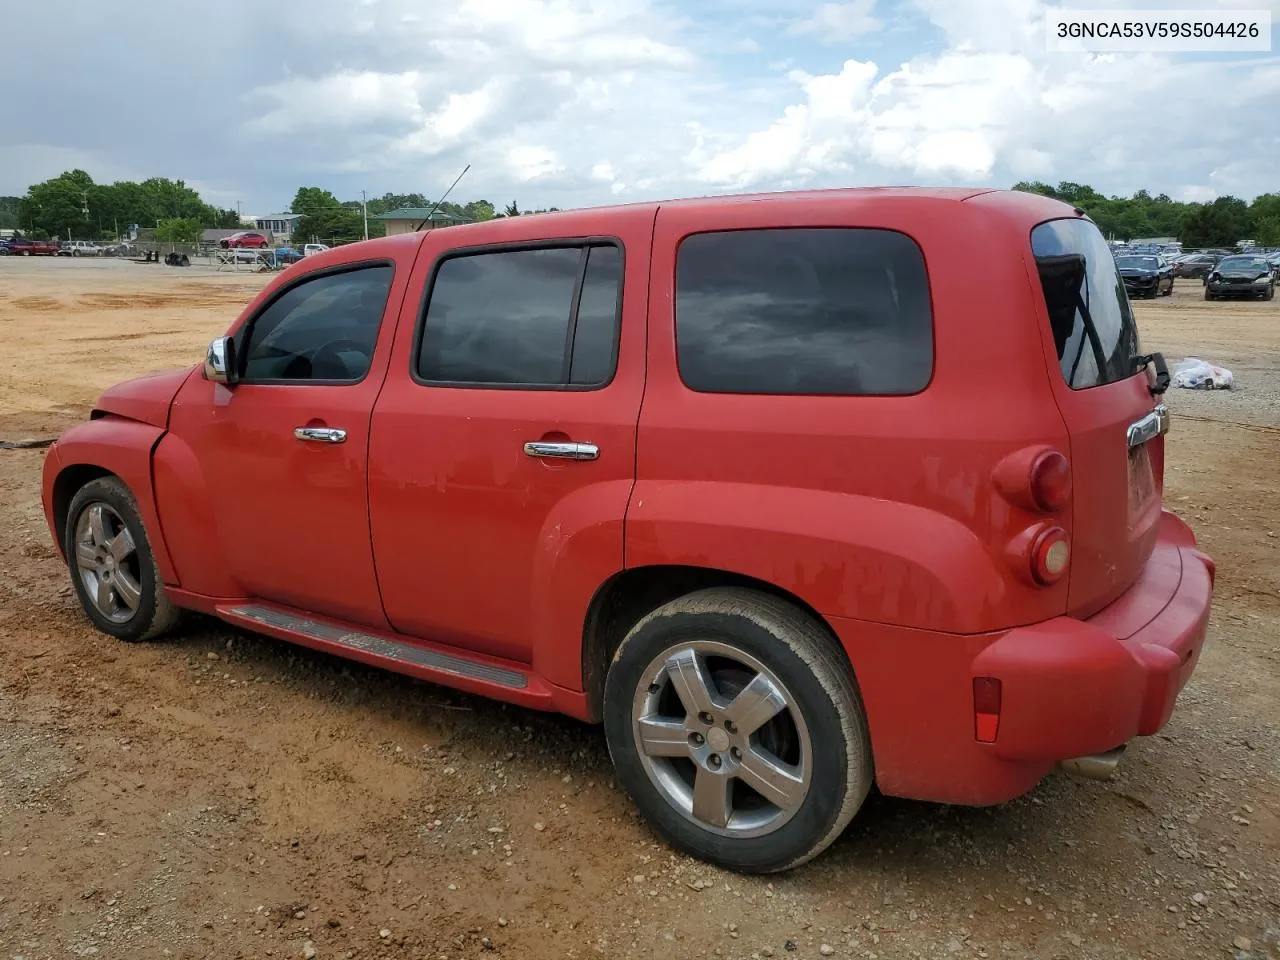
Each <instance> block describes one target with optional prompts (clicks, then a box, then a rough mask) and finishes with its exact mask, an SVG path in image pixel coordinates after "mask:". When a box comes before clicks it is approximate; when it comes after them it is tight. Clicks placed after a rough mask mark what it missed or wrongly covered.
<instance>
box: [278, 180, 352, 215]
mask: <svg viewBox="0 0 1280 960" xmlns="http://www.w3.org/2000/svg"><path fill="white" fill-rule="evenodd" d="M341 206H342V204H340V203H338V198H337V197H335V196H334V195H333V194H332V193H330V192H329V191H328V190H322V189H321V188H320V187H299V188H298V192H297V193H295V194H294V195H293V204H292V205H291V206H290V207H289V211H290V212H291V213H303V214H306V215H307V216H309V217H310V216H315V215H316V214H318V213H320V212H322V211H326V210H331V209H337V208H338V207H341Z"/></svg>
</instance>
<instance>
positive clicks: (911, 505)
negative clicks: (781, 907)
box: [43, 188, 1214, 872]
mask: <svg viewBox="0 0 1280 960" xmlns="http://www.w3.org/2000/svg"><path fill="white" fill-rule="evenodd" d="M758 201H759V198H757V197H725V196H720V197H713V198H701V199H694V200H683V201H675V202H667V203H648V204H632V205H627V206H621V207H613V208H598V209H591V210H577V211H572V212H565V213H551V214H546V215H540V216H536V217H512V218H504V219H500V220H493V221H488V222H485V223H476V224H466V225H462V226H457V227H451V228H449V229H448V230H434V231H430V232H428V233H409V234H402V235H399V236H393V237H387V238H383V239H378V240H372V241H367V242H363V243H354V244H350V245H344V246H342V247H339V248H337V249H334V250H329V251H325V252H324V253H321V254H317V255H316V256H313V257H307V258H305V259H304V260H303V261H302V262H301V263H299V264H297V265H295V266H293V267H291V268H290V269H288V270H286V271H283V272H282V273H279V274H277V275H276V276H275V277H274V278H273V279H272V280H271V281H270V282H269V283H268V284H266V286H265V287H264V289H263V290H262V291H261V292H260V293H259V294H258V295H257V296H256V297H255V298H254V299H253V301H252V302H251V303H250V304H249V305H248V306H247V307H246V309H245V310H244V311H243V313H242V314H241V315H240V317H239V318H238V319H236V320H235V321H234V322H233V323H232V324H231V326H230V328H229V329H228V331H227V333H226V335H225V336H220V337H218V338H216V339H215V340H213V341H212V343H210V345H209V348H208V351H207V354H206V358H205V361H204V364H203V365H202V366H194V367H188V368H187V369H182V370H176V371H173V372H170V373H160V374H155V375H151V376H149V377H146V378H142V379H138V380H133V381H130V382H128V383H125V384H121V385H119V386H117V387H114V388H112V389H110V390H108V391H107V392H106V393H105V394H104V395H103V396H102V397H101V398H100V399H99V400H98V401H97V403H96V404H95V406H94V409H93V411H92V413H91V415H90V417H89V419H88V420H87V421H86V422H84V423H82V424H80V425H78V426H75V427H73V428H71V429H70V430H69V431H67V432H65V433H63V434H62V436H61V437H59V438H58V439H57V441H56V442H55V443H54V444H53V446H52V447H50V448H49V450H48V452H47V456H46V457H45V460H44V475H43V476H44V479H43V502H44V509H45V513H46V516H47V519H48V524H49V529H50V532H51V535H52V539H53V543H54V545H55V547H56V549H57V550H58V551H60V552H61V555H62V556H63V557H64V558H65V560H66V563H67V569H68V573H69V575H70V579H71V584H72V587H73V589H74V590H75V592H76V595H77V597H78V598H79V601H80V603H81V605H82V607H83V609H84V611H85V614H86V616H87V617H88V619H89V620H90V621H91V622H92V623H93V624H94V625H95V626H96V627H97V628H98V629H99V630H101V631H103V632H105V633H107V634H110V635H112V636H115V637H117V638H119V639H121V640H126V641H139V640H146V639H151V638H154V637H158V636H160V635H162V634H164V633H165V632H166V631H168V630H169V629H170V628H172V627H173V626H174V624H175V621H176V619H177V616H178V612H179V610H180V609H183V608H188V609H194V610H199V611H202V612H204V613H206V614H212V615H214V616H217V617H220V618H222V619H223V620H225V621H227V622H228V623H232V624H236V625H238V626H239V627H241V628H244V629H248V630H255V631H258V632H261V633H267V634H270V635H272V636H275V637H277V638H280V639H284V640H289V641H292V642H296V643H299V644H303V645H306V646H309V647H314V648H317V649H321V650H325V651H329V652H332V653H336V654H339V655H342V656H347V657H351V658H353V659H356V660H360V661H362V662H364V663H366V664H372V665H376V666H382V667H386V668H389V669H392V670H398V671H401V672H404V673H406V674H410V675H412V676H416V677H419V678H421V679H425V680H430V681H432V682H434V683H439V684H444V685H448V686H454V687H458V688H460V689H463V690H468V691H471V692H473V693H478V694H483V695H487V696H491V697H495V698H498V699H501V700H506V701H509V702H512V703H516V704H521V705H523V706H525V707H531V708H537V709H543V710H553V711H560V712H563V713H567V714H569V715H571V716H574V717H577V718H579V719H582V720H586V721H591V722H601V723H603V725H604V733H605V738H606V740H607V743H608V747H609V754H610V756H611V758H612V760H613V762H614V764H615V766H616V768H617V772H618V778H619V782H620V783H621V785H622V786H623V787H624V788H625V789H626V791H627V792H628V793H629V794H630V795H631V797H632V798H633V799H634V801H635V803H636V804H637V806H638V807H639V808H640V810H641V811H642V812H643V813H644V814H645V815H646V816H647V818H648V819H649V821H650V822H651V823H652V824H653V826H654V828H655V830H656V831H657V832H658V833H660V834H661V835H662V836H663V837H665V838H666V839H667V840H668V841H669V842H670V843H671V844H672V845H674V846H675V847H676V848H678V849H680V850H682V851H685V852H687V853H689V854H691V855H694V856H696V857H700V858H703V859H705V860H708V861H712V862H714V863H716V864H719V865H721V866H724V867H728V868H732V869H737V870H746V871H754V872H769V871H778V870H785V869H787V868H789V867H792V866H795V865H797V864H799V863H802V862H804V861H805V860H808V859H809V858H811V857H813V856H815V855H817V854H818V853H819V852H820V851H822V850H823V849H824V848H825V847H827V846H828V845H829V844H830V843H831V842H832V841H833V840H835V838H836V837H838V836H839V835H840V833H841V831H842V830H843V829H844V827H845V826H846V825H847V824H848V823H849V821H850V819H851V818H852V817H853V816H854V814H855V813H856V812H857V810H858V809H859V807H860V806H861V805H862V802H863V800H864V798H865V797H866V796H867V794H868V792H869V791H870V790H871V788H872V786H873V784H874V785H875V786H877V787H878V788H879V790H880V792H882V793H884V794H888V795H892V796H900V797H912V798H915V799H920V800H933V801H940V802H946V803H958V804H978V805H983V804H994V803H1000V802H1003V801H1006V800H1009V799H1011V798H1013V797H1016V796H1019V795H1021V794H1024V793H1025V792H1027V791H1028V790H1030V789H1032V788H1033V787H1034V786H1035V785H1036V784H1037V783H1038V782H1039V781H1040V780H1041V779H1042V778H1043V777H1045V776H1046V775H1047V774H1048V773H1050V771H1052V770H1053V769H1054V768H1055V767H1057V766H1059V765H1060V764H1064V765H1065V766H1067V768H1069V769H1073V770H1075V771H1077V772H1080V773H1085V774H1086V775H1092V776H1098V777H1105V776H1107V775H1109V774H1110V772H1111V771H1112V770H1113V769H1114V768H1115V766H1116V763H1117V762H1118V761H1119V759H1120V754H1121V751H1122V750H1123V748H1124V745H1125V744H1126V742H1127V741H1129V740H1131V739H1133V738H1135V737H1138V736H1146V735H1152V734H1155V733H1156V732H1157V731H1159V730H1160V729H1161V728H1162V727H1164V725H1165V724H1166V723H1167V721H1168V720H1169V717H1170V715H1171V713H1172V712H1173V709H1174V705H1175V701H1176V699H1177V696H1178V693H1179V691H1180V690H1181V689H1182V687H1183V685H1184V684H1185V683H1186V682H1187V680H1188V678H1189V677H1190V675H1191V672H1192V670H1193V669H1194V668H1195V666H1196V664H1197V662H1198V659H1199V653H1200V650H1201V646H1202V644H1203V642H1204V638H1205V630H1206V624H1207V622H1208V618H1209V608H1210V601H1211V596H1212V589H1213V577H1214V565H1213V562H1212V561H1211V560H1210V559H1209V558H1208V557H1207V556H1206V555H1205V554H1204V553H1202V552H1201V551H1200V550H1199V549H1198V548H1197V546H1196V539H1195V536H1194V534H1193V532H1192V530H1191V528H1190V527H1188V526H1187V524H1185V523H1184V522H1183V521H1181V520H1179V519H1178V518H1177V517H1175V516H1174V515H1173V514H1172V513H1170V512H1168V511H1166V510H1164V509H1163V507H1162V490H1163V475H1164V464H1165V462H1166V450H1165V443H1166V437H1165V434H1166V432H1167V430H1168V425H1169V415H1168V410H1167V408H1166V407H1165V405H1164V403H1163V402H1162V400H1161V394H1162V393H1163V391H1164V389H1165V388H1166V387H1167V386H1168V380H1169V376H1168V370H1167V367H1166V366H1165V365H1164V361H1163V358H1162V357H1161V356H1160V355H1159V354H1145V355H1144V354H1141V352H1140V347H1139V337H1138V331H1137V327H1136V322H1135V319H1134V314H1133V311H1132V309H1131V306H1130V303H1129V299H1128V297H1127V296H1125V295H1124V293H1123V292H1122V290H1121V285H1120V283H1119V278H1118V274H1117V268H1116V266H1115V264H1114V262H1113V260H1112V257H1111V254H1110V252H1109V251H1108V249H1107V245H1106V241H1105V240H1104V239H1103V237H1102V234H1101V233H1100V232H1099V230H1098V228H1097V227H1096V226H1095V225H1094V224H1093V222H1092V221H1090V220H1089V219H1088V218H1086V217H1084V216H1083V215H1081V214H1080V213H1079V212H1078V211H1076V210H1074V209H1073V208H1072V207H1071V206H1069V205H1067V204H1063V203H1059V202H1058V201H1056V200H1051V199H1049V198H1046V197H1041V196H1036V195H1033V194H1026V193H1017V192H1012V191H998V190H996V191H993V190H961V189H905V188H903V189H881V190H856V189H854V190H830V191H821V192H804V193H796V194H777V195H774V196H772V197H771V198H770V202H768V203H761V202H758ZM851 224H857V226H850V225H851ZM964 236H978V237H982V238H983V242H982V243H957V242H956V238H957V237H964ZM1029 263H1034V264H1035V265H1036V268H1037V275H1036V276H1035V277H1034V281H1033V283H1032V284H1028V283H1027V273H1026V270H1027V265H1028V264H1029ZM979 275H980V276H981V277H982V282H981V283H974V282H973V278H974V277H975V276H979ZM974 316H981V317H982V318H983V331H984V335H983V336H982V337H975V336H974V335H973V324H972V318H973V317H974ZM121 349H128V348H127V347H122V348H121ZM978 369H981V370H997V371H1006V372H1007V373H1006V374H1002V375H1000V376H974V371H975V370H978ZM766 450H767V451H768V452H769V455H768V456H762V455H761V451H766ZM940 478H941V479H940ZM246 480H248V482H246ZM161 517H163V520H164V522H163V525H162V524H161V522H160V518H161ZM82 666H83V665H82ZM85 669H91V667H86V668H85ZM137 695H139V696H145V695H146V693H145V691H142V692H141V693H139V694H137ZM1157 759H1158V758H1157ZM1152 762H1154V761H1153V760H1152V756H1151V754H1148V756H1147V757H1146V758H1144V764H1143V767H1142V768H1141V769H1140V770H1138V771H1136V772H1135V773H1134V776H1135V777H1142V776H1146V775H1147V774H1146V768H1147V767H1149V766H1150V765H1151V763H1152ZM1131 782H1132V781H1131ZM555 799H558V798H543V799H542V800H538V801H536V802H537V803H544V802H545V803H553V802H554V800H555ZM1099 799H1101V798H1099ZM1045 802H1046V803H1051V802H1053V798H1052V797H1046V798H1045ZM575 815H576V816H579V817H581V816H589V815H590V814H589V813H587V812H586V811H585V810H579V811H578V812H577V813H576V814H575Z"/></svg>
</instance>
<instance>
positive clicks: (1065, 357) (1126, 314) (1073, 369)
mask: <svg viewBox="0 0 1280 960" xmlns="http://www.w3.org/2000/svg"><path fill="white" fill-rule="evenodd" d="M1031 252H1032V254H1033V255H1034V256H1035V259H1036V269H1037V270H1038V271H1039V274H1040V288H1041V291H1042V292H1043V294H1044V302H1045V307H1046V309H1047V310H1048V313H1049V326H1050V328H1051V329H1052V331H1053V345H1054V349H1055V350H1056V351H1057V354H1058V366H1059V368H1060V369H1061V371H1062V377H1063V379H1064V380H1066V382H1067V385H1068V386H1070V387H1071V388H1072V389H1075V390H1083V389H1087V388H1089V387H1096V386H1101V385H1102V384H1107V383H1114V382H1116V381H1117V380H1124V379H1127V378H1128V377H1130V376H1132V375H1133V374H1134V373H1135V372H1136V369H1135V367H1134V357H1136V356H1138V355H1139V354H1140V353H1141V346H1140V344H1139V341H1138V327H1137V324H1136V323H1135V322H1134V319H1133V310H1132V308H1131V307H1130V306H1129V295H1128V294H1127V293H1125V289H1124V280H1123V279H1122V278H1121V276H1120V272H1119V270H1118V269H1117V267H1116V259H1115V257H1114V256H1113V254H1112V252H1111V249H1110V247H1108V246H1107V242H1106V240H1104V239H1103V237H1102V234H1101V233H1100V232H1099V231H1098V228H1097V227H1096V226H1095V225H1094V224H1093V222H1092V221H1091V220H1085V219H1082V218H1072V219H1063V220H1049V221H1047V222H1045V223H1042V224H1039V225H1038V226H1036V227H1035V229H1033V230H1032V231H1031Z"/></svg>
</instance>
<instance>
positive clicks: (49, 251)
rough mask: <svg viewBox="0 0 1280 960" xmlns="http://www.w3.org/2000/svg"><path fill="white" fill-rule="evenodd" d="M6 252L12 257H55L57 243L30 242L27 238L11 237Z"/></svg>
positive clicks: (49, 241) (46, 241) (53, 241)
mask: <svg viewBox="0 0 1280 960" xmlns="http://www.w3.org/2000/svg"><path fill="white" fill-rule="evenodd" d="M8 252H9V255H10V256H14V257H56V256H57V255H58V242H57V241H56V240H31V239H29V238H28V237H12V238H10V240H9V244H8Z"/></svg>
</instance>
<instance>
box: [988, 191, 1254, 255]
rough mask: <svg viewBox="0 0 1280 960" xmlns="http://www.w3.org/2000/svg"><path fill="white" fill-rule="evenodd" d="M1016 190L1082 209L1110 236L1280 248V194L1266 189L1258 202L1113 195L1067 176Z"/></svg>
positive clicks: (1194, 245) (1143, 193) (1194, 246)
mask: <svg viewBox="0 0 1280 960" xmlns="http://www.w3.org/2000/svg"><path fill="white" fill-rule="evenodd" d="M1013 189H1015V190H1023V191H1026V192H1028V193H1039V194H1043V195H1044V196H1046V197H1053V198H1054V199H1057V200H1061V201H1063V202H1064V203H1069V204H1071V205H1072V206H1075V207H1079V208H1080V209H1081V210H1083V211H1084V212H1085V213H1087V214H1088V215H1089V217H1090V218H1091V219H1092V220H1093V222H1094V223H1096V224H1097V225H1098V229H1100V230H1101V231H1102V232H1103V234H1104V235H1105V236H1106V237H1107V238H1108V239H1113V240H1134V239H1138V238H1146V237H1175V238H1177V239H1178V240H1181V241H1182V245H1183V246H1184V247H1187V248H1189V249H1197V248H1203V247H1234V246H1235V245H1236V243H1237V242H1238V241H1240V240H1254V241H1256V242H1258V243H1260V244H1263V245H1264V246H1280V193H1264V194H1262V195H1260V196H1258V197H1256V198H1254V201H1253V202H1252V203H1245V202H1244V201H1243V200H1241V199H1239V198H1238V197H1218V198H1217V199H1216V200H1214V201H1212V202H1210V203H1187V202H1180V201H1177V200H1172V199H1170V198H1169V196H1168V195H1167V194H1163V193H1161V194H1158V195H1156V196H1154V197H1153V196H1152V195H1151V194H1150V193H1148V192H1147V191H1146V190H1139V191H1138V192H1137V193H1135V194H1134V195H1133V196H1132V197H1108V196H1104V195H1103V194H1101V193H1098V191H1096V190H1094V189H1093V187H1090V186H1088V185H1086V184H1081V183H1072V182H1070V181H1066V180H1064V181H1063V182H1061V183H1059V184H1058V185H1057V186H1056V187H1053V186H1050V185H1049V184H1047V183H1041V182H1039V181H1038V180H1030V181H1028V180H1024V181H1021V182H1019V183H1015V184H1014V185H1013Z"/></svg>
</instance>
